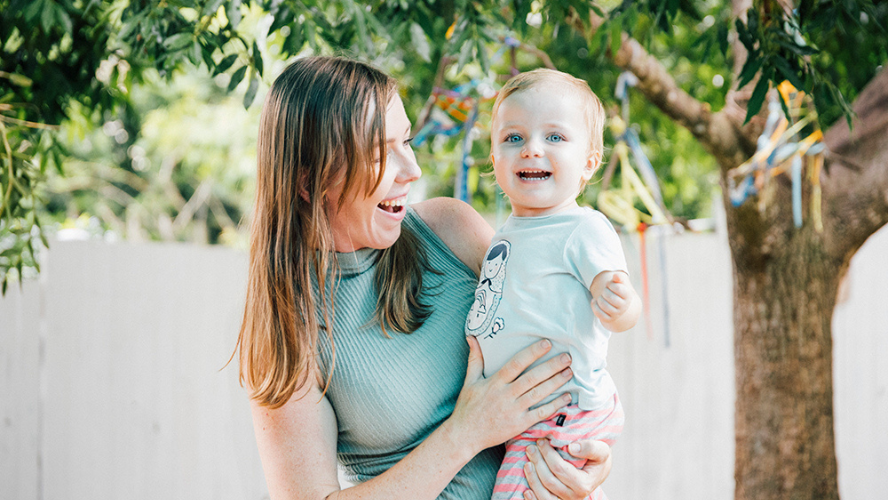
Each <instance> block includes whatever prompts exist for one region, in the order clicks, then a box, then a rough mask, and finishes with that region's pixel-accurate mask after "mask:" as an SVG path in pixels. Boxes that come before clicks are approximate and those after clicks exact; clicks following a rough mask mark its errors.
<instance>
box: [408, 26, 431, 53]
mask: <svg viewBox="0 0 888 500" xmlns="http://www.w3.org/2000/svg"><path fill="white" fill-rule="evenodd" d="M410 41H411V42H412V43H413V49H414V50H415V51H416V53H417V54H419V57H421V58H422V60H423V61H425V62H431V60H432V58H431V51H432V49H431V47H430V46H429V40H428V37H426V34H425V31H423V29H422V26H420V25H419V24H417V23H412V24H411V25H410Z"/></svg>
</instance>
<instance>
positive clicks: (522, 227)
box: [466, 69, 641, 500]
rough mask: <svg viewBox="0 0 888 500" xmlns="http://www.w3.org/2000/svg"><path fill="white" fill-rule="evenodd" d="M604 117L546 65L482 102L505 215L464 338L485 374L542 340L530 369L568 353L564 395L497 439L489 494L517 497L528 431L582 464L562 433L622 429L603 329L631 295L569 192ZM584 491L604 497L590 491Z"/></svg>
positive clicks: (632, 313)
mask: <svg viewBox="0 0 888 500" xmlns="http://www.w3.org/2000/svg"><path fill="white" fill-rule="evenodd" d="M604 121H605V113H604V109H603V107H602V105H601V102H600V101H599V100H598V98H597V97H596V96H595V94H594V93H593V92H592V91H591V89H589V86H588V85H587V84H586V82H584V81H583V80H579V79H577V78H574V77H572V76H570V75H567V74H565V73H561V72H559V71H554V70H548V69H538V70H534V71H530V72H527V73H522V74H519V75H517V76H515V77H513V78H512V79H511V80H509V81H508V82H507V83H506V85H505V86H504V87H503V88H502V90H500V92H499V95H498V96H497V99H496V102H495V103H494V106H493V118H492V124H491V134H490V137H491V161H492V162H493V168H494V172H495V174H496V181H497V183H498V184H499V185H500V187H501V188H502V190H503V192H504V193H505V194H506V195H507V196H508V197H509V200H510V201H511V204H512V214H511V215H510V217H509V218H508V220H506V222H505V224H503V226H502V227H501V228H500V229H499V231H498V232H497V233H496V235H495V236H494V237H493V243H492V244H491V246H490V248H489V249H488V251H487V254H486V257H485V260H484V263H483V265H482V269H481V279H480V282H479V284H478V287H477V289H476V292H475V301H474V303H473V304H472V308H471V310H470V311H469V315H468V318H467V319H466V335H472V336H475V337H477V338H478V341H479V344H480V346H481V352H482V354H483V356H484V375H485V376H490V375H492V374H493V373H495V372H496V371H497V370H499V369H500V368H501V367H502V366H503V365H504V364H505V363H506V362H507V361H508V360H509V359H510V358H511V357H512V356H513V355H514V354H516V353H517V352H518V351H520V350H521V349H523V348H524V347H526V346H528V345H530V344H531V343H533V342H535V341H537V340H539V339H541V338H547V339H549V340H551V342H552V350H551V351H550V352H549V353H548V355H547V356H546V357H545V358H543V359H540V360H538V361H537V362H536V363H535V364H534V365H533V366H536V365H537V364H539V363H542V362H544V361H546V360H547V359H550V358H551V357H552V356H557V355H560V354H562V353H569V354H570V356H571V358H572V361H571V370H572V372H573V377H572V378H571V380H570V381H569V382H568V383H567V384H566V385H564V386H563V387H562V389H563V391H565V392H569V393H570V394H571V399H572V402H571V404H570V405H568V406H567V407H565V408H563V409H562V410H560V411H559V412H558V413H557V414H555V415H554V416H552V418H550V419H549V420H545V421H543V422H539V423H538V424H536V425H534V426H533V427H531V428H530V429H528V430H527V431H525V432H524V433H522V434H521V435H520V436H516V437H515V438H513V439H511V440H509V441H508V442H507V443H506V457H505V459H504V460H503V463H502V465H501V467H500V470H499V472H498V474H497V478H496V485H495V487H494V493H493V499H495V500H499V499H518V498H523V493H524V491H525V490H527V489H528V486H527V480H526V479H525V477H524V465H525V464H526V463H527V457H526V448H527V446H528V445H531V444H534V443H535V441H536V440H537V439H540V438H543V437H549V438H550V440H551V442H552V445H553V446H555V447H556V449H558V450H559V453H561V455H562V456H563V457H564V458H565V459H566V460H568V461H570V462H571V463H572V464H574V465H575V466H577V467H582V466H583V465H584V461H583V460H577V459H576V458H575V457H573V456H572V455H570V454H569V453H567V446H568V445H569V444H570V443H571V442H573V441H575V440H578V439H598V440H602V441H604V442H606V443H608V444H609V445H610V444H613V442H614V440H615V439H616V437H617V436H618V435H619V434H620V432H621V431H622V428H623V408H622V406H621V404H620V400H619V398H618V397H617V390H616V387H615V386H614V382H613V380H612V379H611V377H610V375H609V374H608V372H607V370H606V369H605V366H606V362H605V357H606V355H607V344H608V339H609V337H610V334H611V332H621V331H625V330H628V329H629V328H631V327H632V326H634V325H635V323H636V321H637V320H638V316H639V314H640V312H641V300H640V299H639V298H638V294H637V293H636V292H635V290H634V289H633V288H632V285H631V284H630V283H629V279H628V275H627V274H626V259H625V257H624V256H623V251H622V247H621V245H620V240H619V237H618V236H617V234H616V231H614V228H613V226H611V224H610V222H608V220H607V218H606V217H605V216H604V215H602V214H601V213H600V212H598V211H595V210H593V209H591V208H588V207H580V206H579V205H578V204H577V201H576V198H577V196H578V195H579V193H580V192H582V190H583V188H584V187H585V185H586V183H587V182H588V181H589V179H590V178H591V177H592V174H593V173H594V172H595V170H596V169H597V168H598V167H599V165H600V164H601V157H602V149H603V138H602V135H603V129H604ZM561 394H563V392H559V391H556V393H555V394H553V395H551V396H550V397H548V398H547V399H545V400H543V401H542V402H541V403H540V404H545V403H547V402H549V401H551V400H553V399H555V398H556V397H558V396H560V395H561ZM592 498H595V499H600V498H605V497H604V494H603V493H602V492H601V488H598V489H597V490H595V492H594V493H593V495H592Z"/></svg>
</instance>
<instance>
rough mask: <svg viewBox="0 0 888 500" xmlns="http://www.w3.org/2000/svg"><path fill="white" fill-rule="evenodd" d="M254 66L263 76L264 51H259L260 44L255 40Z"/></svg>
mask: <svg viewBox="0 0 888 500" xmlns="http://www.w3.org/2000/svg"><path fill="white" fill-rule="evenodd" d="M253 67H254V68H256V72H257V73H259V76H262V52H260V51H259V45H258V44H257V43H256V41H255V40H254V41H253Z"/></svg>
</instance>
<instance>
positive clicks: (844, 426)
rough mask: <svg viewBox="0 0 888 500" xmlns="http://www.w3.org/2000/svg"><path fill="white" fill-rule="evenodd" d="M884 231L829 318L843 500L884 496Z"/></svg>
mask: <svg viewBox="0 0 888 500" xmlns="http://www.w3.org/2000/svg"><path fill="white" fill-rule="evenodd" d="M886 291H888V228H884V229H882V230H881V231H879V232H877V233H876V234H874V235H873V236H871V237H870V239H869V240H867V242H866V244H864V245H863V247H861V249H860V250H859V251H858V252H857V254H856V255H855V256H854V258H853V259H852V260H851V266H850V268H849V269H848V273H847V275H846V277H845V282H844V283H843V284H842V287H841V291H840V297H839V300H840V303H839V304H838V305H837V306H836V310H835V314H834V316H833V341H834V346H833V387H834V388H835V391H834V396H833V400H834V402H835V421H836V458H837V460H838V466H839V491H840V492H841V494H842V499H843V500H856V499H861V500H862V499H870V498H884V497H885V495H886V493H885V492H886V491H888V474H885V473H884V470H883V469H884V465H885V464H886V463H888V295H886Z"/></svg>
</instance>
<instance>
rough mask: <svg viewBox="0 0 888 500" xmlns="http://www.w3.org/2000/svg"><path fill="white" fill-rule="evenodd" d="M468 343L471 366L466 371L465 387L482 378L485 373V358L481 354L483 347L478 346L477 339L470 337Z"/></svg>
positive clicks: (467, 338) (467, 339)
mask: <svg viewBox="0 0 888 500" xmlns="http://www.w3.org/2000/svg"><path fill="white" fill-rule="evenodd" d="M466 342H467V343H468V344H469V366H468V368H467V369H466V381H465V385H469V384H471V383H472V382H474V381H476V380H478V379H479V378H481V376H482V374H483V373H484V356H483V355H482V354H481V346H479V345H478V339H477V338H476V337H472V336H468V337H466Z"/></svg>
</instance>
